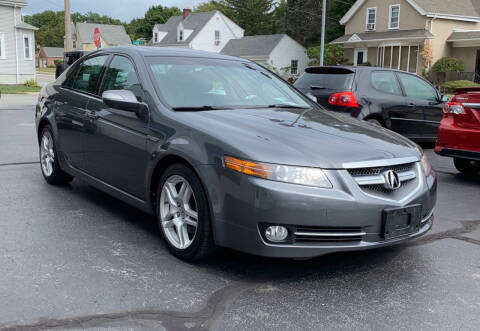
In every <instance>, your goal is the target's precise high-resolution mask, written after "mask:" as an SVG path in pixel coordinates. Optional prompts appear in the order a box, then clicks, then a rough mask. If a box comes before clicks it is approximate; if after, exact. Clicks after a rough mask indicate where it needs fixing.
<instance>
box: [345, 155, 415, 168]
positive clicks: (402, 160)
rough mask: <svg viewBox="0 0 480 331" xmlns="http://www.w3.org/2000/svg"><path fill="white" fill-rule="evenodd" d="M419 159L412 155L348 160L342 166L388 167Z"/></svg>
mask: <svg viewBox="0 0 480 331" xmlns="http://www.w3.org/2000/svg"><path fill="white" fill-rule="evenodd" d="M419 161H420V158H418V157H416V156H410V157H399V158H395V159H384V160H371V161H360V162H346V163H343V164H342V166H343V168H344V169H347V170H348V169H359V168H377V167H387V166H394V165H401V164H406V163H415V162H419Z"/></svg>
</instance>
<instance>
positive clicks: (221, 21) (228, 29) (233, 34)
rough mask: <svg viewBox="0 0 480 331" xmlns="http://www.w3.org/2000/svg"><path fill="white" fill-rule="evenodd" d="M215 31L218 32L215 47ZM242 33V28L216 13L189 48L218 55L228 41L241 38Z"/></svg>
mask: <svg viewBox="0 0 480 331" xmlns="http://www.w3.org/2000/svg"><path fill="white" fill-rule="evenodd" d="M215 30H218V31H220V44H219V45H215ZM243 33H244V30H243V29H242V28H240V27H239V26H238V25H236V24H235V23H233V22H232V21H231V20H230V19H229V18H228V17H226V16H225V15H223V14H222V13H221V12H218V11H217V12H216V13H215V15H213V16H212V18H211V19H210V20H209V21H208V23H207V24H205V26H204V27H203V28H202V29H201V30H200V32H199V33H198V34H197V35H196V36H195V38H194V39H193V40H192V41H191V42H190V48H193V49H199V50H203V51H208V52H215V53H220V51H221V50H222V49H223V47H224V46H225V45H226V44H227V43H228V41H229V40H230V39H239V38H242V37H243Z"/></svg>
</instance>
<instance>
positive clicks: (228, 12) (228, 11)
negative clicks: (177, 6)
mask: <svg viewBox="0 0 480 331" xmlns="http://www.w3.org/2000/svg"><path fill="white" fill-rule="evenodd" d="M215 10H218V11H220V12H222V13H223V14H224V15H225V16H227V17H228V18H230V19H231V20H233V21H235V22H236V19H237V17H236V16H235V13H234V12H233V10H232V8H230V7H229V6H228V5H227V4H226V3H225V0H218V1H215V0H210V1H207V2H203V3H201V4H199V5H198V6H197V7H196V8H195V10H194V12H195V13H204V12H208V11H215Z"/></svg>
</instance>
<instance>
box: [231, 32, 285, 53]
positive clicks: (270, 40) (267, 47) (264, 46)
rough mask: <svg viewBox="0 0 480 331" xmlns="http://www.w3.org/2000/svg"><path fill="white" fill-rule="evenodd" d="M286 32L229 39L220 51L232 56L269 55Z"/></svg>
mask: <svg viewBox="0 0 480 331" xmlns="http://www.w3.org/2000/svg"><path fill="white" fill-rule="evenodd" d="M285 36H286V34H270V35H259V36H247V37H243V38H241V39H231V40H230V41H229V42H228V43H227V44H226V45H225V47H224V48H223V49H222V51H221V53H222V54H226V55H232V56H269V55H270V53H271V52H272V51H273V49H274V48H275V47H276V46H277V45H278V43H279V42H280V40H282V38H283V37H285Z"/></svg>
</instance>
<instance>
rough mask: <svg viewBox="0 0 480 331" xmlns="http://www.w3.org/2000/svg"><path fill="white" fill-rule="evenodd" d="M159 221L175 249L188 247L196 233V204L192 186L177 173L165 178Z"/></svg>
mask: <svg viewBox="0 0 480 331" xmlns="http://www.w3.org/2000/svg"><path fill="white" fill-rule="evenodd" d="M160 221H161V226H162V229H163V232H164V233H165V237H166V238H167V240H168V241H169V242H170V244H172V245H173V246H174V247H175V248H177V249H182V250H183V249H186V248H188V247H189V246H190V245H191V244H192V242H193V240H194V239H195V236H196V234H197V227H198V206H197V202H196V200H195V195H194V193H193V190H192V187H191V186H190V184H189V183H188V181H187V180H186V179H185V178H183V177H182V176H179V175H173V176H170V177H168V178H167V180H166V181H165V183H164V184H163V187H162V192H161V195H160Z"/></svg>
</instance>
